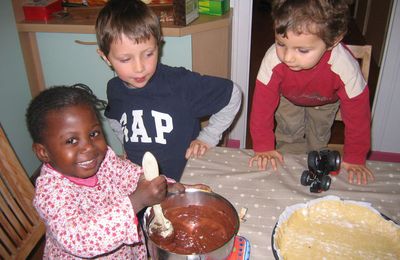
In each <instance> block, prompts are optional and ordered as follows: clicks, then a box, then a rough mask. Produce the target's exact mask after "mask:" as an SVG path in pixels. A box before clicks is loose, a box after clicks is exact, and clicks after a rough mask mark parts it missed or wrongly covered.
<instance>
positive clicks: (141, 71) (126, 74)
mask: <svg viewBox="0 0 400 260" xmlns="http://www.w3.org/2000/svg"><path fill="white" fill-rule="evenodd" d="M100 55H101V56H102V57H103V59H105V60H106V62H107V63H109V65H112V67H113V68H114V70H115V72H116V73H117V75H118V77H119V78H120V79H121V80H123V81H124V82H126V83H127V84H128V86H130V87H133V88H143V87H144V86H146V84H147V82H148V81H149V80H150V79H151V77H152V76H153V75H154V73H155V71H156V68H157V63H158V45H157V41H156V39H155V38H154V37H153V36H150V39H148V40H144V41H143V42H139V43H136V42H135V41H134V40H131V39H129V38H128V37H126V36H125V35H124V34H122V35H121V38H120V39H117V40H115V41H114V42H113V43H112V44H111V46H110V52H109V54H108V56H107V57H105V56H104V55H102V54H100Z"/></svg>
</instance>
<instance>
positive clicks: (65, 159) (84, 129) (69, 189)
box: [26, 85, 184, 259]
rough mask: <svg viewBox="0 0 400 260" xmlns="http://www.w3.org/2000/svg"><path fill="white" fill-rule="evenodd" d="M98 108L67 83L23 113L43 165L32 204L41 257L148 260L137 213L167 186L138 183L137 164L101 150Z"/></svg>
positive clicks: (156, 199)
mask: <svg viewBox="0 0 400 260" xmlns="http://www.w3.org/2000/svg"><path fill="white" fill-rule="evenodd" d="M101 105H103V104H102V102H101V101H99V100H98V99H97V98H96V97H95V96H94V95H93V94H92V92H91V91H90V89H88V88H87V87H86V86H82V85H74V86H72V87H66V86H61V87H53V88H50V89H47V90H44V91H43V92H41V93H40V94H39V95H38V96H37V97H36V98H35V99H34V100H33V101H32V102H31V104H30V106H29V108H28V110H27V115H26V119H27V124H28V129H29V132H30V134H31V136H32V139H33V142H34V143H33V150H34V152H35V153H36V155H37V157H38V158H39V159H40V160H41V161H42V162H43V166H42V168H41V173H40V176H39V178H38V179H37V181H36V194H35V198H34V206H35V208H36V210H37V211H38V212H39V214H40V216H41V218H42V219H43V221H44V222H45V224H46V228H47V229H46V246H45V251H44V259H80V258H94V257H100V258H106V259H146V258H147V253H146V246H145V243H144V238H143V234H142V230H141V228H140V225H139V224H138V219H137V217H136V212H138V211H140V210H141V209H143V208H144V207H146V206H151V205H153V204H157V203H160V202H161V201H162V200H163V199H164V198H165V196H166V193H167V181H166V179H165V178H164V177H163V176H159V177H157V178H155V179H154V180H152V181H146V180H144V178H143V177H141V176H142V174H143V171H142V169H141V168H140V167H139V166H137V165H135V164H133V163H131V162H130V161H128V160H122V159H121V158H120V157H118V156H117V155H116V154H115V153H114V152H113V151H112V150H111V148H110V147H108V146H107V143H106V140H105V137H104V134H103V130H102V126H101V120H100V114H99V112H98V110H97V108H98V107H99V106H101ZM171 188H173V189H177V190H178V191H183V189H184V188H183V186H182V185H181V184H172V185H171Z"/></svg>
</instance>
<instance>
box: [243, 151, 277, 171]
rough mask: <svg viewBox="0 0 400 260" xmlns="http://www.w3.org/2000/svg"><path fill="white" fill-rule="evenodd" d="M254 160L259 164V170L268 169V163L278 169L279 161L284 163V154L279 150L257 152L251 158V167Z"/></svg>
mask: <svg viewBox="0 0 400 260" xmlns="http://www.w3.org/2000/svg"><path fill="white" fill-rule="evenodd" d="M254 162H255V163H256V164H257V167H258V169H259V170H266V169H267V167H268V164H271V167H272V169H273V170H274V171H276V170H277V169H278V162H279V163H281V164H283V156H282V154H281V153H279V152H278V151H277V150H272V151H268V152H261V153H260V152H255V153H254V156H253V157H252V158H250V160H249V167H253V164H254Z"/></svg>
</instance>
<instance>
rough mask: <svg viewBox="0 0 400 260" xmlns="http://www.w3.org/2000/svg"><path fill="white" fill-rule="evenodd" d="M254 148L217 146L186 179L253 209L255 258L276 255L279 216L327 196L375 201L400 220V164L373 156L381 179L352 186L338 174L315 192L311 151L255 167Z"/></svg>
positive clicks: (245, 231)
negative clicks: (307, 182) (306, 179)
mask: <svg viewBox="0 0 400 260" xmlns="http://www.w3.org/2000/svg"><path fill="white" fill-rule="evenodd" d="M252 153H253V152H252V150H246V149H232V148H225V147H216V148H213V149H211V150H209V151H208V152H207V153H206V155H205V156H203V157H202V158H198V159H190V160H189V161H188V163H187V166H186V169H185V171H184V174H183V177H182V180H181V182H182V183H188V184H196V183H204V184H207V185H209V186H210V187H211V188H212V189H213V191H214V192H216V193H218V194H220V195H222V196H224V197H225V198H226V199H228V200H229V201H230V202H231V203H232V204H233V205H234V206H235V208H236V210H237V211H238V212H240V210H241V208H243V207H245V208H247V209H248V211H247V214H246V216H245V219H246V221H245V222H243V223H241V225H240V229H239V235H241V236H244V237H246V238H247V239H248V240H249V241H250V245H251V254H250V255H251V259H274V256H273V252H272V246H271V234H272V231H273V228H274V226H275V224H276V221H277V219H278V217H279V215H280V214H281V213H282V212H283V211H284V210H285V208H286V207H287V206H289V205H293V204H297V203H304V202H307V201H309V200H312V199H315V198H318V197H323V196H327V195H336V196H339V197H340V198H342V199H345V200H356V201H363V202H369V203H371V205H372V206H373V207H374V208H376V209H377V210H379V211H380V212H381V213H383V214H384V215H386V216H387V217H389V218H391V219H392V220H394V221H395V222H397V223H400V164H399V163H387V162H376V161H368V162H367V164H368V167H369V168H370V169H372V171H373V172H374V174H375V178H376V180H375V182H373V183H370V184H368V185H366V186H357V185H351V184H349V183H348V182H347V173H345V172H343V173H339V175H337V176H332V184H331V186H330V189H329V190H328V191H325V192H322V193H311V192H310V190H309V186H303V185H301V184H300V176H301V174H302V172H303V171H304V170H306V169H307V156H306V155H285V165H283V166H280V167H279V168H278V171H276V172H274V171H272V170H271V169H269V170H266V171H258V170H257V169H256V167H254V168H249V167H248V161H249V158H250V156H251V155H252Z"/></svg>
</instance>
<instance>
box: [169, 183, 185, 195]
mask: <svg viewBox="0 0 400 260" xmlns="http://www.w3.org/2000/svg"><path fill="white" fill-rule="evenodd" d="M184 192H185V185H183V184H182V183H180V182H174V183H168V193H184Z"/></svg>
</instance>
